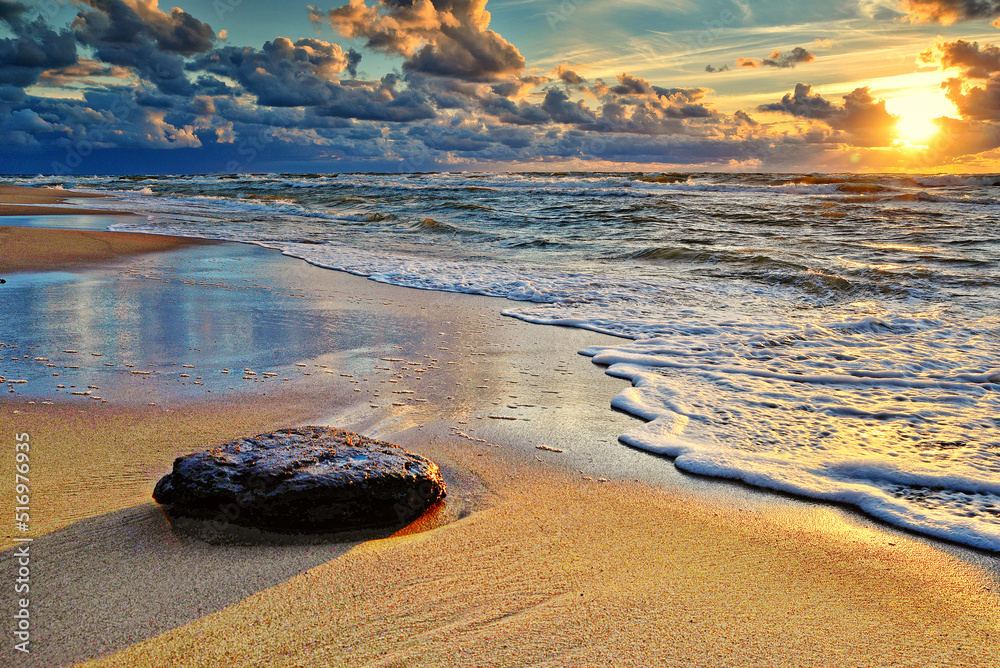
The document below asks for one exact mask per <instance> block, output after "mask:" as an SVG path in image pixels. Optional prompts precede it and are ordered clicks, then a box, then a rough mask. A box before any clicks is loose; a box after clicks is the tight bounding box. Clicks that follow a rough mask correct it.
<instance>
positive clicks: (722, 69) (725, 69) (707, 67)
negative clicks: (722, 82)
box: [705, 65, 729, 74]
mask: <svg viewBox="0 0 1000 668" xmlns="http://www.w3.org/2000/svg"><path fill="white" fill-rule="evenodd" d="M705 71H706V72H710V73H713V74H714V73H715V72H728V71H729V65H723V66H722V67H712V66H711V65H705Z"/></svg>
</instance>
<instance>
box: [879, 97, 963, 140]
mask: <svg viewBox="0 0 1000 668" xmlns="http://www.w3.org/2000/svg"><path fill="white" fill-rule="evenodd" d="M885 108H886V110H887V111H888V112H889V113H892V114H896V115H897V116H899V121H897V122H896V134H897V136H898V137H899V140H900V141H901V142H902V143H903V144H907V145H910V146H926V145H927V143H928V142H929V141H930V140H931V139H933V137H934V135H935V134H937V132H938V130H940V128H939V127H938V124H937V123H935V122H934V119H937V118H940V117H941V116H949V115H955V114H956V112H957V110H956V109H955V105H953V104H952V103H951V101H950V100H948V99H947V98H945V97H944V95H942V94H941V92H940V91H920V92H916V93H913V94H910V95H904V96H900V97H894V98H892V99H889V100H886V102H885Z"/></svg>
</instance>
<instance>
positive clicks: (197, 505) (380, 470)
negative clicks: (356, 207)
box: [153, 427, 446, 533]
mask: <svg viewBox="0 0 1000 668" xmlns="http://www.w3.org/2000/svg"><path fill="white" fill-rule="evenodd" d="M445 494H446V490H445V483H444V480H443V479H442V477H441V471H440V470H439V469H438V467H437V464H435V463H434V462H432V461H430V460H428V459H425V458H424V457H421V456H420V455H415V454H413V453H412V452H407V451H406V450H403V449H402V448H400V447H399V446H396V445H392V444H391V443H385V442H382V441H376V440H374V439H370V438H366V437H364V436H361V435H359V434H355V433H352V432H348V431H343V430H340V429H333V428H330V427H298V428H295V429H282V430H280V431H276V432H273V433H270V434H261V435H259V436H254V437H253V438H244V439H240V440H238V441H233V442H232V443H228V444H226V445H223V446H221V447H218V448H214V449H212V450H208V451H206V452H197V453H194V454H191V455H186V456H184V457H178V458H177V459H176V460H175V461H174V469H173V472H171V473H169V474H168V475H166V476H164V477H163V478H162V479H161V480H160V482H159V483H157V485H156V489H155V490H154V491H153V499H155V500H156V501H157V503H160V504H162V505H163V506H164V507H165V509H166V510H167V513H168V514H169V515H171V516H176V517H186V518H194V519H201V520H214V521H217V522H224V523H229V524H235V525H240V526H248V527H254V528H257V529H264V530H267V531H278V532H285V533H317V532H333V531H344V530H353V529H368V528H380V527H388V526H393V525H399V524H404V523H406V522H409V521H410V520H412V519H414V518H416V517H418V516H419V515H420V514H421V513H423V512H424V511H425V510H426V509H427V508H429V507H431V506H432V505H434V504H435V503H437V502H438V501H439V500H441V499H442V498H444V496H445Z"/></svg>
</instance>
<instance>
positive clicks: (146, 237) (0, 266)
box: [0, 210, 207, 273]
mask: <svg viewBox="0 0 1000 668" xmlns="http://www.w3.org/2000/svg"><path fill="white" fill-rule="evenodd" d="M76 213H85V212H81V211H77V212H76ZM100 213H103V214H107V212H106V211H103V212H100ZM2 215H4V214H3V211H2V210H0V216H2ZM11 215H13V214H11ZM0 220H2V218H0ZM196 243H207V242H204V241H200V240H198V239H182V238H179V237H168V236H162V235H158V234H133V233H129V232H97V231H82V230H52V229H39V228H30V227H5V226H0V273H10V272H15V271H31V270H47V269H65V268H71V267H74V266H81V265H83V264H86V263H91V262H99V261H103V260H113V259H116V258H121V257H124V256H127V255H139V254H142V253H153V252H157V251H164V250H170V249H174V248H181V247H183V246H189V245H192V244H196Z"/></svg>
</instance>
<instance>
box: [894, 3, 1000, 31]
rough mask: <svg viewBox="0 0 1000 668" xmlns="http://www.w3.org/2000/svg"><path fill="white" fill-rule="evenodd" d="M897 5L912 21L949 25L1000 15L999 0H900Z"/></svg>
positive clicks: (993, 17)
mask: <svg viewBox="0 0 1000 668" xmlns="http://www.w3.org/2000/svg"><path fill="white" fill-rule="evenodd" d="M899 7H900V9H901V10H902V11H903V12H905V13H906V18H907V19H909V20H910V21H912V22H914V23H943V24H945V25H950V24H952V23H956V22H958V21H971V20H974V19H995V18H996V17H997V16H998V15H1000V0H900V3H899Z"/></svg>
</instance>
